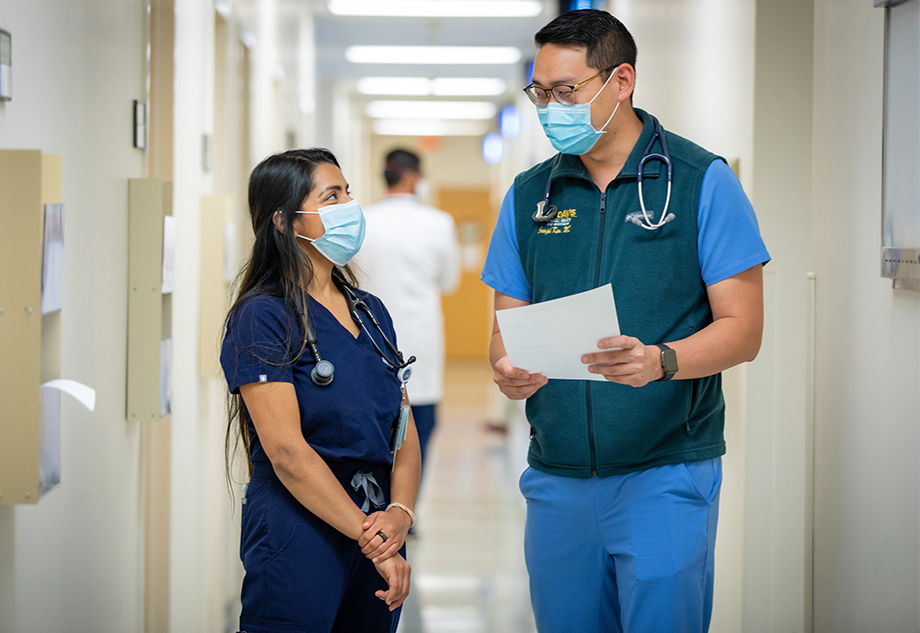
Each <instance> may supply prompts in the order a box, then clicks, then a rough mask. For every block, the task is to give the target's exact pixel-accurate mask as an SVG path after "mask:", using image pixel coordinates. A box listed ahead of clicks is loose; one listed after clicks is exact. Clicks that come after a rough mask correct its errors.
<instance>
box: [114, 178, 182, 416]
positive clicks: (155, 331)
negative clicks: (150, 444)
mask: <svg viewBox="0 0 920 633" xmlns="http://www.w3.org/2000/svg"><path fill="white" fill-rule="evenodd" d="M167 216H172V183H168V182H163V181H162V180H158V179H156V178H134V179H131V180H129V181H128V363H127V398H126V411H125V417H126V418H127V420H128V421H129V422H152V421H155V420H159V419H160V418H162V417H165V416H166V415H169V403H168V396H169V389H168V387H169V376H170V374H171V362H172V360H171V358H170V356H171V354H170V351H171V350H170V344H169V342H170V341H171V340H172V295H171V294H169V293H167V294H164V293H163V275H164V266H163V250H164V249H163V246H164V226H165V225H166V222H165V218H166V217H167ZM164 400H165V402H164Z"/></svg>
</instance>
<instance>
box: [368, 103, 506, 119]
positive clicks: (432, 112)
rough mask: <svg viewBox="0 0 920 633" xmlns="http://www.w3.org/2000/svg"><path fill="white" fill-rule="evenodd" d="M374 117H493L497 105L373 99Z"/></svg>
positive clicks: (371, 113) (369, 109)
mask: <svg viewBox="0 0 920 633" xmlns="http://www.w3.org/2000/svg"><path fill="white" fill-rule="evenodd" d="M365 112H367V115H368V116H369V117H371V118H373V119H491V118H492V117H494V116H495V106H494V105H492V104H491V103H488V102H486V101H371V102H370V103H368V104H367V109H366V110H365Z"/></svg>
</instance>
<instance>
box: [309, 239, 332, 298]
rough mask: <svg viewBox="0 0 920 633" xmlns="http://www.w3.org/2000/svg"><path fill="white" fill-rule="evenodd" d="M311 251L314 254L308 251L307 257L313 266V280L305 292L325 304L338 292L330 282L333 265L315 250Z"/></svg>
mask: <svg viewBox="0 0 920 633" xmlns="http://www.w3.org/2000/svg"><path fill="white" fill-rule="evenodd" d="M311 250H313V251H314V252H312V253H311V252H309V251H308V252H307V256H308V257H309V258H310V262H311V263H312V264H313V279H311V280H310V287H309V288H307V292H308V293H309V294H310V296H311V297H313V298H314V299H316V300H317V301H319V302H320V303H322V304H327V303H328V301H327V299H328V298H330V297H332V296H333V294H337V293H338V292H339V290H338V288H336V286H335V282H333V280H332V270H333V268H334V266H335V265H334V264H333V263H332V262H330V261H329V260H328V259H326V258H325V257H323V256H322V255H320V254H319V253H318V252H316V249H311Z"/></svg>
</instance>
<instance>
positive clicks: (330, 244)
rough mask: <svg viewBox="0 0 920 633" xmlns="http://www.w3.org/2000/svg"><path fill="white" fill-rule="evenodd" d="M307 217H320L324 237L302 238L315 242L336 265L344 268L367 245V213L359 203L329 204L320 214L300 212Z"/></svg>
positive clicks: (323, 253)
mask: <svg viewBox="0 0 920 633" xmlns="http://www.w3.org/2000/svg"><path fill="white" fill-rule="evenodd" d="M297 213H303V214H305V215H318V216H319V219H320V220H321V221H322V223H323V228H324V229H325V230H326V232H325V233H323V234H322V236H320V237H318V238H316V239H315V240H312V239H310V238H309V237H304V236H303V235H298V234H296V233H295V235H297V237H299V238H300V239H303V240H307V241H308V242H312V243H313V246H314V247H315V248H316V250H318V251H319V252H320V254H321V255H322V256H323V257H325V258H326V259H328V260H329V261H331V262H332V263H333V264H337V265H339V266H344V265H345V264H347V263H348V262H349V261H350V260H351V258H352V257H354V256H355V255H356V254H357V253H358V251H359V250H361V244H363V243H364V228H365V224H364V213H363V212H362V211H361V205H359V204H358V201H357V200H352V201H350V202H344V203H342V204H330V205H328V206H325V207H321V208H320V210H319V211H298V212H297Z"/></svg>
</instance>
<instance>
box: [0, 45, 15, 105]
mask: <svg viewBox="0 0 920 633" xmlns="http://www.w3.org/2000/svg"><path fill="white" fill-rule="evenodd" d="M12 98H13V36H12V35H10V34H9V32H8V31H4V30H3V29H0V101H9V100H11V99H12Z"/></svg>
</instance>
